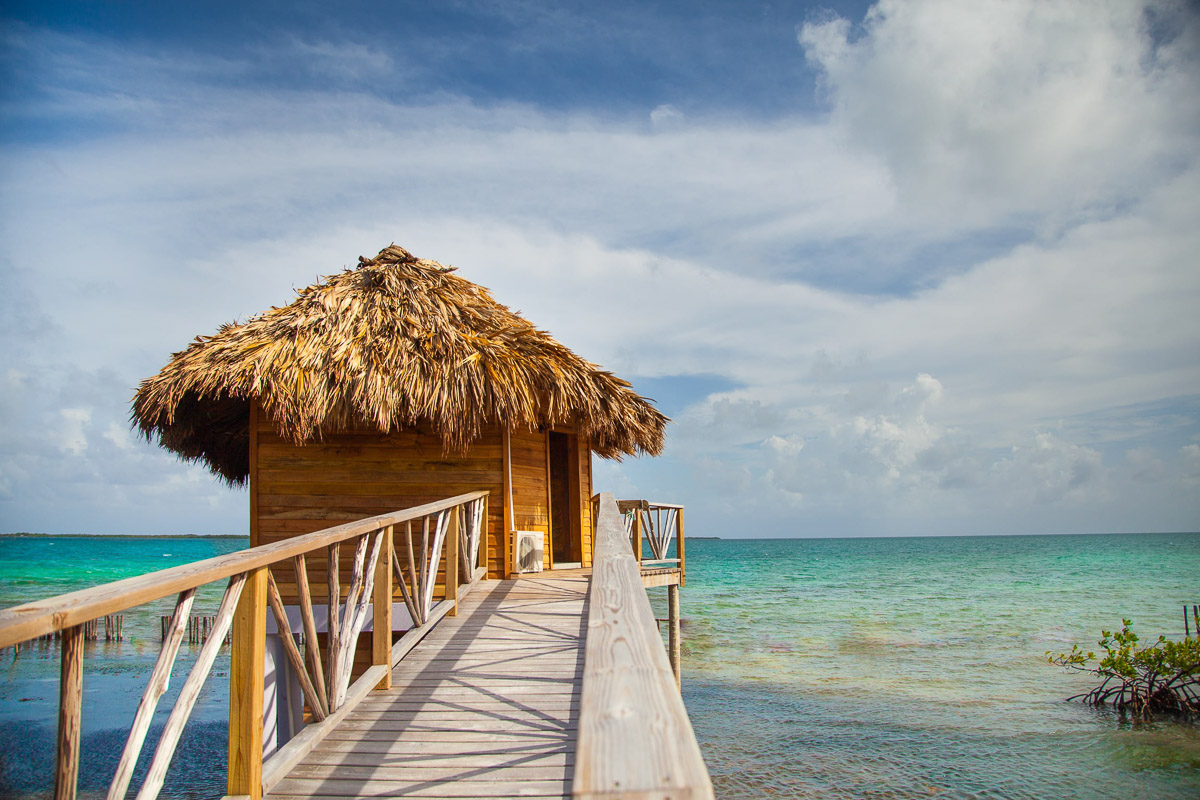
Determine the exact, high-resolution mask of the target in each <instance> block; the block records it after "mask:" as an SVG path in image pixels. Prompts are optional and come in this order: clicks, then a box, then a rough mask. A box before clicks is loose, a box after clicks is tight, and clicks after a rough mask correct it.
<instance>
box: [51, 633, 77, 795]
mask: <svg viewBox="0 0 1200 800" xmlns="http://www.w3.org/2000/svg"><path fill="white" fill-rule="evenodd" d="M82 716H83V626H82V625H76V626H74V627H72V628H64V629H63V631H62V672H61V674H60V677H59V688H58V767H57V769H56V771H55V773H54V800H74V798H75V788H76V786H77V785H78V782H79V734H80V730H81V728H80V725H81V723H82Z"/></svg>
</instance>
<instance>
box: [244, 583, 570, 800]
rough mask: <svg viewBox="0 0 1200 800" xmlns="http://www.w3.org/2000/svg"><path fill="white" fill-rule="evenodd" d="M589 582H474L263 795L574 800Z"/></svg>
mask: <svg viewBox="0 0 1200 800" xmlns="http://www.w3.org/2000/svg"><path fill="white" fill-rule="evenodd" d="M588 585H589V579H588V577H587V574H586V573H583V572H582V571H574V570H573V571H571V572H568V573H565V574H564V573H553V572H547V573H540V574H538V575H536V577H533V576H531V577H525V578H522V579H520V580H515V581H514V580H508V581H493V580H488V581H479V582H478V584H477V585H476V586H475V587H474V589H473V590H472V591H471V593H470V594H469V595H468V596H467V597H466V598H465V599H464V600H463V601H462V603H461V604H460V610H459V616H457V617H447V618H446V619H444V620H442V622H441V623H440V624H439V625H438V626H437V627H436V628H434V629H433V630H432V631H431V632H430V633H429V634H428V635H427V636H426V637H425V638H424V639H422V640H421V642H420V643H419V644H417V645H416V646H415V647H414V648H413V649H412V651H411V652H410V653H409V654H408V655H407V656H406V657H405V658H404V659H403V660H402V661H400V663H399V664H397V665H396V667H395V668H394V670H393V684H392V688H391V689H388V690H384V691H378V692H373V693H371V695H370V696H369V697H368V698H367V699H365V700H363V701H362V703H360V704H359V705H358V707H357V708H355V709H354V711H352V712H351V713H350V714H349V715H347V716H346V718H345V719H344V720H343V721H342V722H341V724H339V725H338V726H337V728H336V729H334V730H333V731H332V732H331V733H330V734H329V735H328V736H327V737H326V738H325V740H324V741H323V742H321V744H319V745H317V747H316V748H315V749H314V750H313V751H312V752H311V753H309V754H308V756H306V757H305V758H304V760H302V761H301V762H300V763H299V764H298V765H297V766H296V767H295V768H293V769H292V771H291V772H290V773H289V774H288V776H287V777H286V778H284V779H283V780H282V781H280V782H279V784H278V785H276V786H275V788H274V789H273V790H272V791H271V793H270V794H269V795H268V797H269V798H273V799H275V800H299V798H316V797H320V798H343V797H374V796H407V797H435V798H451V797H453V798H467V797H488V798H505V797H570V795H571V776H572V772H573V770H574V763H575V762H574V755H575V747H576V741H577V736H578V719H579V702H580V689H581V686H582V681H583V666H584V644H585V641H586V635H587V619H588V615H587V602H588V600H587V598H588Z"/></svg>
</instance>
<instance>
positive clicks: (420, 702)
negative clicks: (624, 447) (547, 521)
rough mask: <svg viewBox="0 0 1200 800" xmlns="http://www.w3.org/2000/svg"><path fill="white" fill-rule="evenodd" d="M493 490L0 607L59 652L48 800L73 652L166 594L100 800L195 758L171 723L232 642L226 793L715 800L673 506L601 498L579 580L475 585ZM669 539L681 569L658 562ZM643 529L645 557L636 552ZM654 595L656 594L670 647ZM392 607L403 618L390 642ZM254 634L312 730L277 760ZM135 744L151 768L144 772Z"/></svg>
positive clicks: (72, 680)
mask: <svg viewBox="0 0 1200 800" xmlns="http://www.w3.org/2000/svg"><path fill="white" fill-rule="evenodd" d="M487 497H488V493H487V492H486V491H483V490H478V491H474V492H468V493H465V494H461V495H456V496H454V497H451V498H447V499H445V500H439V501H436V502H433V503H427V504H425V505H421V506H414V507H412V508H409V509H404V510H401V511H396V512H390V513H387V514H380V515H377V516H374V517H367V518H365V519H361V520H355V521H353V522H347V523H342V524H340V525H335V526H333V527H330V528H326V529H323V530H320V531H316V532H313V533H307V534H302V535H298V536H295V537H291V538H288V539H284V540H281V541H278V542H273V543H270V544H265V545H260V546H258V547H253V548H250V549H248V550H241V551H238V552H235V553H229V554H226V555H222V556H217V557H216V558H210V559H206V560H204V561H196V562H192V563H190V564H183V565H180V566H177V567H170V568H168V569H165V570H160V571H159V572H153V573H149V574H147V575H139V576H135V577H132V578H126V579H124V580H120V581H115V582H113V583H107V584H102V585H100V586H96V587H92V588H90V589H83V590H80V591H77V592H72V593H70V594H65V595H59V596H57V597H51V598H46V599H44V600H36V601H34V602H31V603H25V604H23V605H20V606H14V607H12V608H7V609H0V649H2V648H5V647H9V646H16V645H20V644H21V643H23V642H27V641H30V640H33V639H37V638H39V637H45V636H47V635H54V636H57V637H58V640H57V641H58V642H59V646H60V650H61V652H60V657H61V661H62V670H61V678H60V682H59V724H58V737H57V738H58V741H57V757H56V762H55V775H54V787H55V789H54V795H53V797H54V798H55V800H76V798H77V796H78V792H77V788H78V782H79V777H78V776H79V769H80V746H81V740H82V737H81V731H82V722H83V690H84V671H85V669H84V668H85V659H84V655H85V651H88V650H89V649H90V648H89V645H88V642H89V641H90V640H89V639H88V638H87V637H88V636H89V635H92V636H94V635H95V634H94V631H95V630H96V629H97V620H99V619H101V618H106V619H107V617H109V615H113V614H118V613H121V612H124V611H126V610H128V609H133V608H136V607H138V606H142V605H144V604H146V603H149V602H153V601H156V600H159V599H161V598H166V597H169V596H171V595H173V594H177V598H176V601H175V611H174V613H173V614H172V615H171V617H170V618H169V619H168V620H167V622H166V623H164V625H163V641H162V645H161V649H160V651H159V656H158V660H157V661H156V663H155V665H154V669H153V670H152V671H151V673H150V675H149V676H148V680H147V683H146V686H145V689H144V691H143V694H142V699H141V702H140V703H139V704H138V707H137V711H136V713H135V715H134V718H133V722H132V724H131V726H130V730H129V735H128V738H127V740H126V742H125V747H124V749H123V750H122V752H121V755H120V759H119V761H118V763H117V766H116V770H115V772H114V774H113V777H112V780H111V783H110V785H109V790H108V792H107V795H106V797H107V800H126V798H127V797H128V796H129V795H130V793H131V791H132V790H133V788H134V787H135V784H136V790H137V800H155V798H157V797H158V795H159V792H160V791H161V790H162V789H163V788H164V786H165V785H166V780H167V777H168V772H169V769H170V766H171V763H172V761H173V760H174V759H175V758H177V757H178V758H180V759H188V758H192V757H193V756H194V754H193V753H192V752H190V750H189V748H188V745H187V740H186V739H185V738H184V737H183V732H184V727H185V725H186V724H187V721H188V719H189V717H190V716H191V713H192V710H193V709H194V708H195V705H196V702H197V699H198V698H199V696H200V692H201V689H202V687H203V686H204V683H205V681H206V680H207V679H208V678H209V676H210V675H212V674H213V673H214V664H216V659H217V657H218V655H219V654H220V653H221V651H222V650H225V648H226V646H227V645H228V653H229V668H228V681H229V683H228V685H229V740H228V741H229V760H228V767H227V770H226V786H227V797H228V798H230V799H231V800H232V799H233V798H237V799H238V800H242V798H245V800H261V798H263V797H264V796H265V797H267V798H272V799H273V800H300V799H301V798H320V799H321V800H337V799H338V798H370V797H424V798H506V797H535V798H547V797H559V798H563V797H571V798H573V800H629V799H630V798H643V799H647V798H656V799H658V798H661V799H662V800H711V798H712V797H713V791H712V784H711V781H710V780H709V777H708V770H707V768H706V767H705V766H704V759H703V757H702V755H701V753H700V748H699V745H698V743H697V741H696V737H695V733H694V732H693V730H692V727H691V723H690V721H689V720H688V717H687V710H686V709H685V708H684V705H683V701H682V699H681V697H680V694H679V661H680V645H679V586H680V585H681V584H682V583H683V581H684V572H685V565H684V560H683V554H684V548H683V519H682V507H681V506H671V505H667V504H661V503H658V504H655V503H649V502H647V501H641V500H639V501H623V505H624V506H625V510H621V509H620V508H619V507H618V505H617V502H616V500H614V499H613V497H612V495H610V494H601V495H599V496H597V498H596V510H597V513H596V517H595V518H596V523H595V530H594V540H593V551H592V564H591V567H590V569H587V570H578V569H576V570H556V571H550V572H543V573H540V574H539V573H535V574H531V575H522V576H519V577H517V578H516V579H505V580H490V579H487V578H486V575H487V573H488V568H487V565H488V563H489V558H488V550H489V548H488V546H487V539H488V537H487V536H486V535H485V534H486V525H485V522H486V520H488V519H489V515H488V512H487ZM639 520H640V521H639ZM672 530H675V531H677V532H678V533H677V537H678V538H677V544H678V553H679V557H678V558H668V557H667V553H666V552H665V551H666V548H667V546H668V545H669V544H670V539H671V533H670V532H671V531H672ZM516 533H518V532H515V531H514V532H513V538H515V534H516ZM643 534H644V535H645V537H646V538H647V540H648V541H649V544H650V549H651V554H652V555H653V556H654V558H653V559H643V558H641V557H640V555H641V552H642V540H643ZM343 550H344V554H343ZM343 555H344V556H345V559H343ZM460 576H461V577H462V580H461V581H460ZM347 577H348V578H349V582H348V583H345V582H343V581H344V578H347ZM210 584H215V585H216V586H220V585H221V584H224V585H225V588H224V592H223V594H222V597H221V602H220V606H219V608H218V609H217V612H216V615H215V616H214V617H213V618H212V620H213V621H212V625H211V627H210V628H209V629H208V637H207V638H206V639H205V640H204V641H203V643H202V644H200V646H199V650H198V652H196V653H195V657H194V659H190V660H191V664H190V667H189V668H188V669H187V677H186V679H184V680H183V683H182V686H180V688H179V690H178V692H177V694H174V695H172V696H170V697H168V699H169V700H170V701H171V702H172V708H171V711H170V714H169V715H168V717H167V721H166V723H165V725H164V726H163V727H162V729H161V733H160V734H159V735H158V736H157V737H148V734H149V733H150V729H151V725H152V723H153V722H154V720H155V715H156V710H157V708H158V705H159V701H160V700H162V699H164V696H166V695H167V688H168V683H169V680H170V678H171V675H172V671H173V669H174V667H175V666H176V664H175V662H176V657H177V656H178V654H179V652H180V648H181V645H182V643H183V639H184V634H185V632H186V631H187V630H188V628H189V624H190V620H191V619H192V610H193V601H194V600H195V599H196V596H197V590H198V589H199V588H200V587H203V586H207V585H210ZM314 584H315V586H316V587H317V589H318V591H315V592H314V591H313V588H314ZM281 586H282V587H283V588H282V590H281ZM648 586H665V587H666V588H667V590H668V591H667V606H668V619H667V622H668V641H669V645H668V647H667V648H666V649H664V648H663V639H662V635H661V634H660V633H659V630H658V626H657V624H656V621H655V617H654V612H653V610H652V608H651V605H650V599H649V597H648V595H647V593H646V587H648ZM321 589H324V591H320V590H321ZM397 592H398V594H399V599H401V600H402V601H403V609H404V612H403V613H406V614H407V617H408V618H407V620H406V622H408V623H410V624H408V625H405V624H404V623H403V622H402V623H401V627H402V629H403V630H402V632H401V633H399V635H398V636H397V635H396V633H395V631H394V628H393V619H392V615H393V611H394V609H395V608H397V607H399V606H398V603H397ZM285 598H286V601H285ZM443 598H444V599H443ZM320 600H325V602H324V603H322V602H319V601H320ZM397 613H401V612H397ZM268 615H269V616H270V619H271V620H273V621H274V629H273V630H268V625H267V621H268ZM297 616H298V617H299V619H296V617H297ZM402 619H403V618H402ZM368 620H370V621H371V627H370V629H369V630H367V629H366V623H367V621H368ZM89 631H92V632H93V633H92V634H89ZM227 636H228V640H227ZM268 639H271V640H272V641H273V642H274V643H277V644H278V646H279V648H281V649H282V651H283V657H284V658H286V665H287V667H288V668H289V669H290V670H291V674H292V675H294V676H295V679H296V681H297V682H298V683H299V688H300V690H301V691H302V693H303V698H304V714H305V718H306V720H307V722H306V724H305V725H304V726H303V727H302V728H301V729H300V730H299V731H298V732H296V733H295V734H294V735H293V736H292V737H291V738H289V739H288V740H287V741H286V742H284V743H283V744H282V745H281V746H279V747H277V748H275V747H272V748H268V747H267V744H268V743H267V742H265V741H264V729H268V728H269V725H268V720H270V719H272V718H273V716H274V708H275V706H274V703H275V701H276V698H277V697H278V695H277V694H276V693H275V690H274V689H273V688H271V689H270V690H268V688H269V687H268V686H267V684H266V661H267V659H266V646H267V641H268ZM668 654H669V656H668ZM273 663H274V664H275V669H276V670H278V669H279V667H280V664H281V663H282V662H278V661H275V662H273ZM356 663H357V666H356ZM273 674H278V672H275V673H273ZM180 677H181V678H182V675H181V676H180ZM268 700H269V701H270V706H268ZM268 707H270V708H271V709H272V711H271V714H268V713H267V709H268ZM148 738H152V739H153V740H154V741H153V756H152V757H150V759H149V766H148V768H147V769H146V770H145V772H144V773H139V772H138V771H137V770H136V769H135V767H136V766H137V765H138V763H139V761H142V760H143V757H144V756H149V753H146V752H144V751H145V750H148V748H146V747H145V745H146V744H147V739H148ZM181 745H182V746H181ZM135 779H136V780H135Z"/></svg>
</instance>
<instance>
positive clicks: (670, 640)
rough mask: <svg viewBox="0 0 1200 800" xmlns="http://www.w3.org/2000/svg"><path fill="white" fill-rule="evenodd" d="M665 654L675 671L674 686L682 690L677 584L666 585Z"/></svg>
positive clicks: (672, 669)
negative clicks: (666, 645) (666, 646)
mask: <svg viewBox="0 0 1200 800" xmlns="http://www.w3.org/2000/svg"><path fill="white" fill-rule="evenodd" d="M667 644H668V649H667V655H669V656H670V657H671V658H670V661H671V671H672V672H674V673H675V687H676V688H678V689H680V690H682V689H683V680H682V678H681V677H680V664H679V662H680V650H679V584H677V583H672V584H670V585H669V586H667Z"/></svg>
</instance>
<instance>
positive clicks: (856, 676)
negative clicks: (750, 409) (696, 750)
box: [654, 534, 1200, 798]
mask: <svg viewBox="0 0 1200 800" xmlns="http://www.w3.org/2000/svg"><path fill="white" fill-rule="evenodd" d="M687 553H688V581H687V587H686V588H685V589H683V591H682V601H681V602H682V616H683V620H684V629H683V641H684V649H683V652H684V656H683V657H684V667H683V680H684V699H685V701H686V703H687V706H688V709H689V712H690V714H691V717H692V721H693V725H694V727H695V730H696V733H697V736H698V738H699V739H700V742H701V748H702V750H703V752H704V755H705V759H706V760H707V762H708V765H709V768H710V770H711V772H712V776H713V781H714V784H715V786H716V788H717V796H718V797H729V798H732V797H738V798H741V797H745V798H754V797H813V798H815V797H846V798H863V797H870V798H885V797H886V798H917V797H922V798H924V797H954V798H984V797H987V798H993V797H995V798H1002V797H1003V798H1044V797H1096V798H1110V797H1127V796H1140V797H1147V798H1149V797H1154V798H1176V797H1177V798H1196V797H1200V729H1198V727H1197V726H1196V725H1195V724H1188V723H1183V724H1180V723H1171V722H1158V723H1154V724H1148V725H1132V724H1129V723H1127V722H1122V721H1121V720H1120V719H1118V718H1116V717H1115V716H1114V715H1112V714H1108V713H1102V712H1096V711H1094V710H1092V709H1089V708H1086V707H1084V706H1082V705H1080V704H1078V703H1067V702H1065V701H1064V699H1065V698H1066V697H1069V696H1070V695H1072V694H1075V693H1077V692H1079V691H1081V690H1082V689H1083V688H1084V687H1086V686H1087V685H1088V681H1087V680H1086V679H1084V678H1082V677H1081V676H1078V675H1068V674H1065V673H1064V672H1063V671H1062V670H1060V669H1058V668H1055V667H1052V666H1050V665H1048V664H1047V663H1046V660H1045V657H1044V655H1043V654H1044V653H1045V651H1047V650H1054V651H1055V652H1058V651H1061V650H1069V649H1070V646H1071V644H1072V643H1073V642H1080V643H1081V644H1084V645H1086V646H1088V647H1094V646H1095V642H1096V640H1097V639H1098V638H1099V635H1098V632H1099V630H1100V629H1101V628H1102V627H1103V628H1111V627H1113V626H1114V625H1119V624H1120V620H1121V618H1122V616H1125V617H1131V618H1132V619H1133V620H1134V623H1135V629H1136V630H1138V631H1140V632H1141V634H1142V637H1143V639H1147V638H1153V637H1156V636H1157V635H1158V634H1159V633H1166V634H1177V635H1178V636H1182V634H1183V612H1182V605H1183V603H1185V602H1188V603H1200V535H1195V534H1170V535H1162V534H1146V535H1114V536H1019V537H953V538H905V539H784V540H750V541H747V540H740V541H739V540H721V541H703V540H697V541H694V542H689V543H688V551H687ZM654 591H659V592H661V591H664V590H654ZM656 604H657V605H658V609H659V610H660V611H665V605H664V604H663V601H662V599H661V597H656ZM659 616H665V613H660V614H659Z"/></svg>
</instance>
